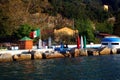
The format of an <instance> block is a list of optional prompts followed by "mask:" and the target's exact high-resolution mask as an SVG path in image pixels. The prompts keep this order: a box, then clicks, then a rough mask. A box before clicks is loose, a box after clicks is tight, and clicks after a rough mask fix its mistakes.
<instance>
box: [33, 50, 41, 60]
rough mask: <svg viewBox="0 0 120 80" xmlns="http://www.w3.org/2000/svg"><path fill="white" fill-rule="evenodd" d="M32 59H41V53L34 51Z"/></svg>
mask: <svg viewBox="0 0 120 80" xmlns="http://www.w3.org/2000/svg"><path fill="white" fill-rule="evenodd" d="M32 56H33V59H42V58H43V57H42V53H40V52H38V51H35V52H34V53H33V54H32Z"/></svg>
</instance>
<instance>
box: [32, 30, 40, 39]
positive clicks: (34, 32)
mask: <svg viewBox="0 0 120 80" xmlns="http://www.w3.org/2000/svg"><path fill="white" fill-rule="evenodd" d="M39 36H40V29H37V30H35V31H32V32H30V38H36V37H39Z"/></svg>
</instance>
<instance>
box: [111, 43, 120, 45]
mask: <svg viewBox="0 0 120 80" xmlns="http://www.w3.org/2000/svg"><path fill="white" fill-rule="evenodd" d="M111 44H112V45H119V43H111Z"/></svg>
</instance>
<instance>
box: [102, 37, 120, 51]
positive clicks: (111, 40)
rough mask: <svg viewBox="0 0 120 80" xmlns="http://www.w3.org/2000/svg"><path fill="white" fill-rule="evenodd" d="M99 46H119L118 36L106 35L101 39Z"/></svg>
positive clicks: (119, 39)
mask: <svg viewBox="0 0 120 80" xmlns="http://www.w3.org/2000/svg"><path fill="white" fill-rule="evenodd" d="M101 47H108V48H111V49H112V48H117V49H118V48H120V37H117V36H108V37H105V38H103V39H102V40H101Z"/></svg>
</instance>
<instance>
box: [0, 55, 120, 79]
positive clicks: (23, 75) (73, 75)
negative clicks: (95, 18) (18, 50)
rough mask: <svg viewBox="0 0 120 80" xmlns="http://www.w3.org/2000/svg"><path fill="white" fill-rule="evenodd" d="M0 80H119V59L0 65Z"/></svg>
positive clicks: (51, 60)
mask: <svg viewBox="0 0 120 80" xmlns="http://www.w3.org/2000/svg"><path fill="white" fill-rule="evenodd" d="M0 80H120V55H119V54H117V55H103V56H88V57H76V58H58V59H42V60H28V61H14V62H8V63H0Z"/></svg>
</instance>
